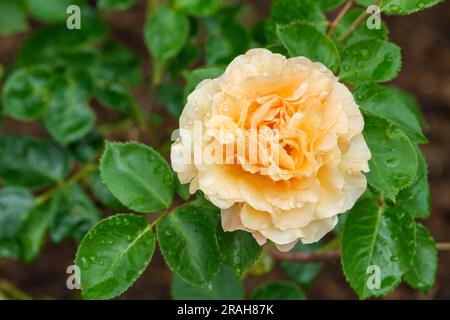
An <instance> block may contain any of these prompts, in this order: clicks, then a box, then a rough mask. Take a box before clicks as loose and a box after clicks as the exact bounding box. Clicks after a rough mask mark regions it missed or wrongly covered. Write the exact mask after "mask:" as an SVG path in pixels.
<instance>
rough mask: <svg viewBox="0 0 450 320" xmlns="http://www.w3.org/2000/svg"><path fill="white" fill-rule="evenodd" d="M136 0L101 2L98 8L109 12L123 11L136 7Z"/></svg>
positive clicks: (104, 0)
mask: <svg viewBox="0 0 450 320" xmlns="http://www.w3.org/2000/svg"><path fill="white" fill-rule="evenodd" d="M135 2H136V0H100V1H99V2H98V7H99V8H100V9H108V10H123V9H127V8H129V7H131V6H132V5H134V3H135Z"/></svg>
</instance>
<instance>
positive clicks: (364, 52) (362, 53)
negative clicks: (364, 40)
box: [361, 49, 369, 59]
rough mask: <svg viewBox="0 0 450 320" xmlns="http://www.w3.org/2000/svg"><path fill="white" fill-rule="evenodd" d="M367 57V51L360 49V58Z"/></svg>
mask: <svg viewBox="0 0 450 320" xmlns="http://www.w3.org/2000/svg"><path fill="white" fill-rule="evenodd" d="M368 56H369V51H368V50H367V49H362V50H361V57H363V58H364V59H367V57H368Z"/></svg>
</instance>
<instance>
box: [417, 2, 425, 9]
mask: <svg viewBox="0 0 450 320" xmlns="http://www.w3.org/2000/svg"><path fill="white" fill-rule="evenodd" d="M416 6H417V8H418V9H423V8H425V3H424V2H423V1H418V2H417V4H416Z"/></svg>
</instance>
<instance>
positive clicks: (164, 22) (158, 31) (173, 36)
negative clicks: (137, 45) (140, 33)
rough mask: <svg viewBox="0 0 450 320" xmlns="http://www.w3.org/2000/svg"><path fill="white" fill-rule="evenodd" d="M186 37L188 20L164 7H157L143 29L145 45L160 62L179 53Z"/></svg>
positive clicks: (187, 34)
mask: <svg viewBox="0 0 450 320" xmlns="http://www.w3.org/2000/svg"><path fill="white" fill-rule="evenodd" d="M188 36H189V20H188V18H187V17H186V16H185V15H184V14H182V13H180V12H176V11H174V10H173V9H171V8H168V7H165V6H161V7H159V8H158V9H156V10H155V11H154V12H153V13H152V14H151V15H150V16H149V17H148V20H147V23H146V25H145V29H144V39H145V43H146V44H147V47H148V48H149V50H150V51H151V52H152V53H153V55H154V56H155V57H156V59H157V60H160V61H164V60H167V59H169V58H172V57H174V56H175V55H176V54H177V53H178V52H180V51H181V49H182V48H183V47H184V45H185V44H186V42H187V39H188Z"/></svg>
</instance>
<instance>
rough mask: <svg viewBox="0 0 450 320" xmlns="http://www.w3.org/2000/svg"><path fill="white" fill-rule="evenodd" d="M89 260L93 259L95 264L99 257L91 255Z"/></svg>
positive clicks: (92, 261)
mask: <svg viewBox="0 0 450 320" xmlns="http://www.w3.org/2000/svg"><path fill="white" fill-rule="evenodd" d="M89 260H90V261H91V263H92V264H95V263H96V262H97V258H96V257H94V256H91V257H89Z"/></svg>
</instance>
